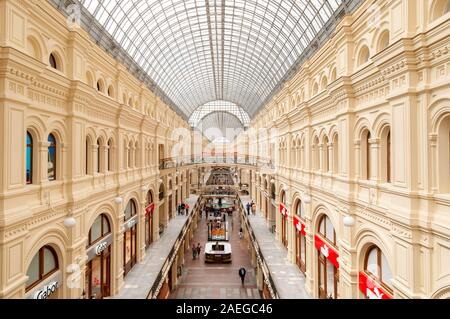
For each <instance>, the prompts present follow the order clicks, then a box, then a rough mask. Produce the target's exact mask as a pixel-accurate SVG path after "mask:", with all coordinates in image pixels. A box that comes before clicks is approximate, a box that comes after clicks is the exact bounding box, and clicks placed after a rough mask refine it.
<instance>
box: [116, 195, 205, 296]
mask: <svg viewBox="0 0 450 319" xmlns="http://www.w3.org/2000/svg"><path fill="white" fill-rule="evenodd" d="M197 199H198V196H197V195H191V196H190V197H189V198H188V199H187V200H186V202H187V203H188V204H189V207H190V210H192V208H193V207H194V205H195V203H196V202H197ZM186 220H187V216H184V215H181V216H179V215H176V216H175V218H172V219H171V220H170V222H169V224H168V225H167V228H166V230H165V231H164V233H163V234H162V236H161V237H160V238H159V239H158V240H157V241H155V242H154V243H152V244H151V245H150V247H149V248H148V249H147V251H146V255H145V258H144V260H143V261H142V262H140V263H138V264H136V265H135V266H134V267H133V269H132V270H131V271H130V272H129V273H128V274H127V276H126V277H125V279H124V286H123V287H122V289H121V290H120V292H119V293H118V294H117V295H115V296H113V297H111V299H146V298H147V295H148V293H149V291H150V289H151V288H152V286H153V283H154V282H155V280H156V277H157V276H158V273H159V272H160V271H161V268H162V267H163V265H164V262H165V260H166V258H167V256H168V255H169V253H170V250H171V249H172V247H173V245H174V244H175V241H176V239H177V237H178V235H179V234H180V232H181V229H182V228H183V226H184V224H185V223H186Z"/></svg>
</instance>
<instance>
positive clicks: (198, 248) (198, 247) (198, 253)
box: [197, 243, 202, 259]
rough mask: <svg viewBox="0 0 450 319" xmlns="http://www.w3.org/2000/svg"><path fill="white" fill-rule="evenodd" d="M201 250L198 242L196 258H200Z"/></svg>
mask: <svg viewBox="0 0 450 319" xmlns="http://www.w3.org/2000/svg"><path fill="white" fill-rule="evenodd" d="M201 251H202V246H200V243H198V244H197V255H198V259H200V252H201Z"/></svg>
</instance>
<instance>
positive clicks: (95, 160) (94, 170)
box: [91, 144, 100, 175]
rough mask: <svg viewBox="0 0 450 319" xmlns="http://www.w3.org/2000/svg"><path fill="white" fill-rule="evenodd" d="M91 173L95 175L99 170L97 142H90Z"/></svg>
mask: <svg viewBox="0 0 450 319" xmlns="http://www.w3.org/2000/svg"><path fill="white" fill-rule="evenodd" d="M91 148H92V175H97V174H98V171H99V169H98V168H99V167H98V165H99V164H100V163H99V161H98V152H100V150H99V147H98V145H97V144H92V146H91Z"/></svg>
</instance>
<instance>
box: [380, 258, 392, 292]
mask: <svg viewBox="0 0 450 319" xmlns="http://www.w3.org/2000/svg"><path fill="white" fill-rule="evenodd" d="M381 269H382V271H381V276H382V278H381V281H382V282H383V283H385V284H386V285H388V286H389V287H392V280H393V277H392V272H391V268H390V267H389V263H388V260H387V258H386V256H385V255H384V254H383V253H381Z"/></svg>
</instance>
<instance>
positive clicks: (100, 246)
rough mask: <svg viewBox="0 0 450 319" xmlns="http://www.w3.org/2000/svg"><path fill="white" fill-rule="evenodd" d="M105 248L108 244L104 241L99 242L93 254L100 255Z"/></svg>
mask: <svg viewBox="0 0 450 319" xmlns="http://www.w3.org/2000/svg"><path fill="white" fill-rule="evenodd" d="M106 248H108V243H107V242H106V241H104V242H101V243H100V244H98V245H97V246H95V254H96V255H100V254H101V253H102V251H104V250H105V249H106Z"/></svg>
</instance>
